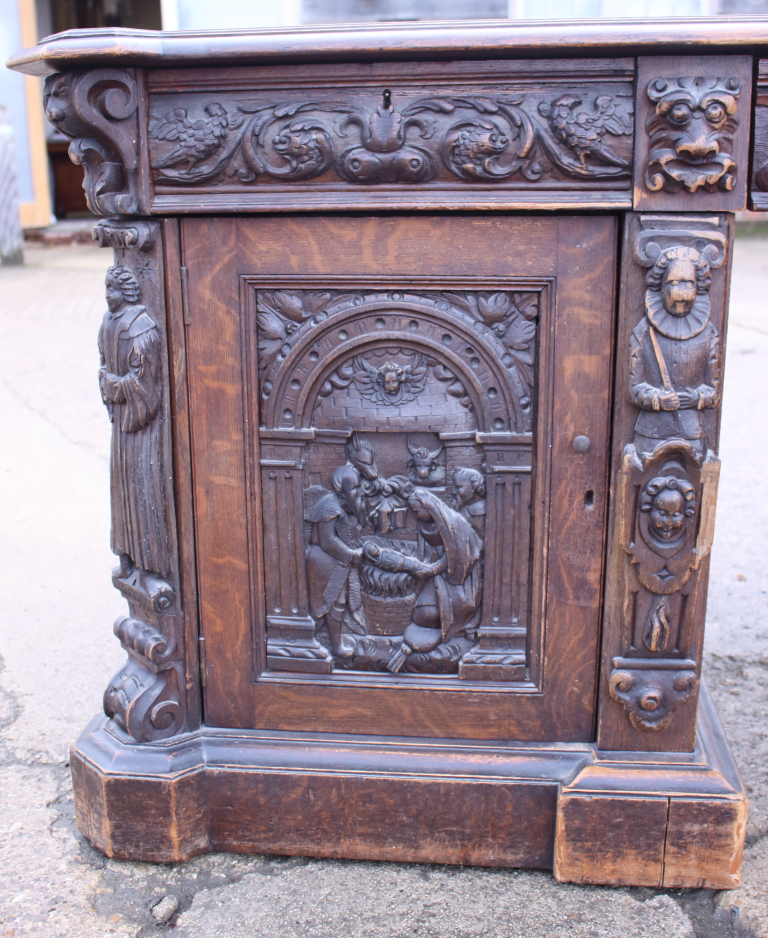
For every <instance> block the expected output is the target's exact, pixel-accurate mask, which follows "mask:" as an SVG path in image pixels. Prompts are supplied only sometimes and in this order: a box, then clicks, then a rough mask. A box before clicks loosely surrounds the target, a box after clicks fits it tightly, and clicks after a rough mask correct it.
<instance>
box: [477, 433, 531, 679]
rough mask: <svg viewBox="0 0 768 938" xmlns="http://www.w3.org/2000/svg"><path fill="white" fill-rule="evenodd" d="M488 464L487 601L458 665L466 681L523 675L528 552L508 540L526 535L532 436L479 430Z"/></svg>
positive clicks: (529, 498)
mask: <svg viewBox="0 0 768 938" xmlns="http://www.w3.org/2000/svg"><path fill="white" fill-rule="evenodd" d="M477 439H478V442H479V443H481V444H482V447H483V452H484V458H485V466H486V496H487V508H486V540H485V550H486V562H485V597H486V598H485V601H484V602H483V615H482V619H481V622H480V626H479V628H478V633H477V638H478V641H477V644H476V645H475V646H474V648H472V649H471V650H470V651H468V652H467V653H466V654H465V655H464V657H463V658H462V659H461V663H460V664H459V677H462V678H465V679H468V680H485V681H519V680H523V679H524V678H525V668H526V636H527V628H526V623H527V622H528V566H529V564H528V557H527V555H526V554H525V552H524V551H522V550H520V551H515V553H514V556H515V558H516V562H514V563H512V562H511V561H512V557H513V553H512V551H510V550H505V544H506V545H510V546H511V545H517V544H519V543H520V542H521V540H522V541H523V542H525V541H526V540H527V531H528V529H529V527H530V500H531V470H532V466H531V460H532V456H533V453H532V438H531V437H530V436H528V435H527V434H508V433H479V434H478V435H477Z"/></svg>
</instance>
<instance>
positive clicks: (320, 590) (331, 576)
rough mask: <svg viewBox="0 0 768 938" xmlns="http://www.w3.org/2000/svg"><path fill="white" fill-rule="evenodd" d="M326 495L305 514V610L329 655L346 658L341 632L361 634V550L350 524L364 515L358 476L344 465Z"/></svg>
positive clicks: (350, 466) (337, 470)
mask: <svg viewBox="0 0 768 938" xmlns="http://www.w3.org/2000/svg"><path fill="white" fill-rule="evenodd" d="M331 485H332V491H326V492H325V493H324V494H321V495H320V497H319V498H318V499H317V500H316V501H315V503H314V505H312V506H311V507H310V508H309V510H308V511H307V513H306V519H307V521H309V522H311V524H312V531H311V534H310V540H309V546H308V548H307V554H306V560H307V585H308V588H309V610H310V614H311V615H312V616H313V618H314V619H315V621H316V622H317V623H318V625H322V623H323V622H324V623H325V625H326V627H327V629H328V634H329V636H330V640H331V651H332V652H333V654H334V655H337V656H339V657H341V658H348V657H349V656H350V655H351V654H352V649H351V648H348V647H347V646H346V645H345V644H344V640H343V637H342V632H343V630H344V629H345V627H346V628H348V629H350V630H351V631H353V632H364V631H365V618H364V615H363V607H362V598H361V595H360V574H359V567H360V563H361V561H362V556H363V549H362V547H361V546H360V544H359V542H358V539H357V535H356V522H362V520H363V516H364V513H365V502H364V499H363V494H362V488H361V482H360V473H359V472H358V471H357V469H355V467H354V466H352V465H350V464H349V463H347V464H346V465H344V466H340V467H339V468H338V469H336V470H335V472H334V473H333V476H332V477H331Z"/></svg>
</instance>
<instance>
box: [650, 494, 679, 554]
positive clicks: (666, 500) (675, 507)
mask: <svg viewBox="0 0 768 938" xmlns="http://www.w3.org/2000/svg"><path fill="white" fill-rule="evenodd" d="M650 522H651V530H652V531H653V533H654V535H655V536H656V537H658V538H659V539H660V540H663V541H669V540H673V539H674V538H675V537H677V535H678V534H680V531H681V530H682V527H683V524H684V523H685V501H684V499H683V496H682V495H681V494H680V492H678V491H677V490H676V489H662V491H661V492H659V494H658V495H657V496H656V498H654V500H653V506H652V507H651V513H650Z"/></svg>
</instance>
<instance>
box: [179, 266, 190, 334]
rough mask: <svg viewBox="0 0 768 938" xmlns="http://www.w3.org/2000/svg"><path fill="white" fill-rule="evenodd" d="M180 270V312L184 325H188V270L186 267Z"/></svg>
mask: <svg viewBox="0 0 768 938" xmlns="http://www.w3.org/2000/svg"><path fill="white" fill-rule="evenodd" d="M179 269H180V270H181V312H182V316H183V319H184V325H185V326H188V325H189V270H187V268H186V267H181V268H179Z"/></svg>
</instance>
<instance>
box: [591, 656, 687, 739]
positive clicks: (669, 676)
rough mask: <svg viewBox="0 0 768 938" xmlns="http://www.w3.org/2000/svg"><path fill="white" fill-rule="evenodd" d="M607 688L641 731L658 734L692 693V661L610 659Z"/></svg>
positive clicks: (634, 725)
mask: <svg viewBox="0 0 768 938" xmlns="http://www.w3.org/2000/svg"><path fill="white" fill-rule="evenodd" d="M613 668H614V670H613V671H612V672H611V674H610V677H609V679H608V690H609V693H610V695H611V697H613V699H614V700H616V701H617V702H618V703H620V704H621V705H622V706H623V707H624V709H625V710H626V711H627V713H628V714H629V719H630V722H631V723H632V726H633V727H634V728H635V729H636V730H640V731H641V732H651V733H658V732H659V731H660V730H663V729H665V728H666V727H667V726H669V724H670V723H671V722H672V718H673V716H674V713H675V711H676V710H677V709H678V708H679V707H681V706H682V705H683V704H684V703H686V702H687V701H688V700H690V698H691V697H692V695H693V692H694V690H695V689H696V685H697V683H698V672H697V669H696V663H695V662H694V661H690V660H688V659H663V658H652V659H643V658H614V659H613Z"/></svg>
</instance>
